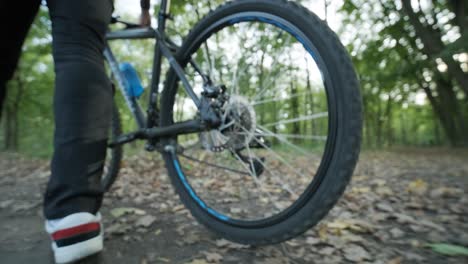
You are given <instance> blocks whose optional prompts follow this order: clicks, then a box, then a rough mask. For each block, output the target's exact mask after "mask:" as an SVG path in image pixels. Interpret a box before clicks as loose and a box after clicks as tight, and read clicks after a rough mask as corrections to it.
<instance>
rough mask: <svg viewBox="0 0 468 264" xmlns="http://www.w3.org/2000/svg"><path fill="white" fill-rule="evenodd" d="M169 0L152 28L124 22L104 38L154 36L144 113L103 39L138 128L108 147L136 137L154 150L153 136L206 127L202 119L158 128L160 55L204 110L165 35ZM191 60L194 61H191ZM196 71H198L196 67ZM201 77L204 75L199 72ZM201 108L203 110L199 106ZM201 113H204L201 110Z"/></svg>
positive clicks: (151, 37) (161, 6)
mask: <svg viewBox="0 0 468 264" xmlns="http://www.w3.org/2000/svg"><path fill="white" fill-rule="evenodd" d="M169 11H170V0H162V1H161V5H160V10H159V15H158V27H157V28H156V29H154V28H151V27H150V28H140V27H138V26H137V25H134V24H130V23H125V22H123V21H118V22H122V23H124V24H126V25H127V28H126V29H123V30H119V31H114V32H109V33H107V34H106V40H107V41H111V40H119V39H120V40H121V39H155V40H156V44H155V50H154V60H153V69H152V78H151V88H150V96H149V105H148V110H147V116H146V117H145V114H144V113H143V111H142V109H141V107H140V105H139V104H138V102H137V100H136V99H135V98H133V97H131V96H130V95H129V94H128V93H127V91H126V89H125V87H126V80H125V78H124V77H123V74H122V73H121V72H120V70H119V64H118V61H117V60H116V58H115V57H114V54H113V53H112V50H111V49H110V46H109V44H108V43H107V42H106V46H105V50H104V56H105V58H106V60H107V62H108V63H109V66H110V69H111V71H112V74H113V75H114V77H115V79H116V81H117V83H118V87H119V89H120V91H121V93H122V95H123V96H124V98H125V101H126V103H127V105H128V107H129V109H130V111H131V112H132V114H133V116H134V118H135V120H136V122H137V124H138V127H139V130H138V131H136V132H133V133H130V134H126V135H123V136H121V137H119V138H118V139H116V140H115V142H112V143H111V144H110V147H114V146H116V145H121V144H125V143H128V142H131V141H134V140H136V139H149V140H150V141H149V143H150V144H149V145H153V146H152V147H149V148H148V147H147V150H154V149H155V146H154V142H153V144H151V142H152V141H154V139H157V138H158V137H164V136H171V135H180V134H190V133H196V132H201V131H204V130H206V128H207V124H206V123H205V122H203V121H202V120H190V121H185V122H181V123H176V124H174V125H171V126H167V127H158V125H159V124H158V118H159V117H158V116H159V110H158V97H159V84H160V78H161V63H162V59H163V57H165V58H166V59H167V60H168V61H169V64H170V66H171V68H172V69H173V70H174V71H175V72H176V74H177V76H178V77H179V80H180V81H181V83H182V84H183V86H184V89H185V91H186V92H187V94H188V95H189V96H190V98H191V99H192V100H193V102H194V103H195V105H196V106H197V109H198V110H199V111H201V112H206V111H207V110H206V107H203V105H202V104H203V101H202V99H200V98H199V97H198V96H197V95H196V94H195V92H194V91H193V89H192V87H191V85H190V83H189V82H188V79H187V77H186V76H185V72H184V70H183V68H182V67H181V66H180V65H179V63H178V62H177V61H176V59H175V58H174V55H173V53H172V51H171V48H173V47H174V44H173V43H172V42H171V41H170V40H169V39H167V38H166V35H165V30H166V21H167V19H168V18H169V17H170V12H169ZM191 63H194V62H193V61H192V62H191ZM197 71H200V69H199V68H198V69H197ZM200 74H202V73H201V72H200ZM202 76H203V75H202ZM202 108H203V109H202ZM202 115H203V113H202Z"/></svg>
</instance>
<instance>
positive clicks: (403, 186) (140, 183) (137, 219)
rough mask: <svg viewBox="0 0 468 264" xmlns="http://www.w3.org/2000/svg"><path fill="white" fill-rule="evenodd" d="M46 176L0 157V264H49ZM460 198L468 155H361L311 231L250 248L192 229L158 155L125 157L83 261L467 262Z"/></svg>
mask: <svg viewBox="0 0 468 264" xmlns="http://www.w3.org/2000/svg"><path fill="white" fill-rule="evenodd" d="M48 175H49V172H48V162H47V161H41V160H31V159H26V158H24V157H21V156H18V155H13V154H6V153H0V194H1V197H0V234H1V236H0V263H2V264H13V263H15V264H16V263H34V264H43V263H44V264H45V263H52V256H51V253H50V249H49V240H48V237H47V235H46V234H45V233H44V231H43V218H42V211H41V202H42V193H43V190H44V188H45V184H46V181H47V177H48ZM467 192H468V152H467V151H462V150H458V151H452V150H434V149H426V150H407V149H406V150H394V151H388V152H381V151H380V152H370V151H367V152H365V153H363V155H362V156H361V161H360V163H359V165H358V168H357V169H356V172H355V175H354V178H353V181H352V184H351V185H350V186H349V187H348V189H347V191H346V193H345V195H344V197H343V198H342V199H341V200H340V202H339V203H338V205H337V206H336V207H335V208H334V209H333V210H332V212H331V213H330V214H329V215H328V216H327V217H326V219H324V220H323V221H322V222H321V223H320V224H319V225H318V226H316V227H315V228H313V229H311V230H309V231H308V232H307V233H305V234H304V235H302V236H301V237H299V238H297V239H293V240H291V241H288V242H285V243H282V244H279V245H274V246H265V247H248V246H243V245H238V244H233V243H230V242H228V241H226V240H223V239H221V238H220V237H217V236H215V235H213V234H212V233H210V232H208V231H207V230H206V229H205V228H204V227H203V226H200V225H199V224H197V222H196V221H195V220H194V219H193V218H192V217H191V216H190V214H189V213H188V211H187V210H186V209H184V207H183V206H182V205H181V204H180V202H179V200H178V198H177V196H176V195H175V193H174V191H173V190H172V187H171V185H170V184H169V180H168V177H167V174H166V172H165V170H164V166H163V164H162V162H161V161H160V159H159V158H158V157H157V156H154V157H150V158H142V157H133V158H127V159H126V160H125V161H124V163H123V169H122V172H121V175H120V179H119V181H118V182H117V184H116V186H115V187H114V188H113V191H112V192H111V193H109V194H108V195H107V196H106V199H105V201H104V206H103V210H102V213H103V216H104V227H105V230H106V247H105V251H104V252H103V253H102V254H101V255H100V256H98V257H95V258H92V259H88V260H86V261H83V262H82V263H108V264H119V263H128V264H132V263H136V264H149V263H191V264H204V263H268V264H275V263H375V264H380V263H382V264H399V263H457V264H458V263H468V257H467V256H466V255H464V254H466V252H465V251H463V249H465V250H466V248H467V247H468V194H467ZM440 243H444V244H448V245H450V246H451V245H456V246H459V247H458V249H461V251H462V252H458V253H457V254H452V255H450V253H453V250H452V251H451V249H452V248H450V246H449V248H448V249H447V247H444V246H440V245H439V247H438V245H437V244H440ZM431 245H432V246H433V247H431Z"/></svg>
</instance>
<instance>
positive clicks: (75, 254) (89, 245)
mask: <svg viewBox="0 0 468 264" xmlns="http://www.w3.org/2000/svg"><path fill="white" fill-rule="evenodd" d="M103 248H104V244H103V236H102V233H101V234H99V236H97V237H94V238H91V239H89V240H86V241H83V242H80V243H76V244H73V245H70V246H66V247H57V245H56V244H55V243H52V250H53V251H54V257H55V263H57V264H68V263H73V262H75V261H77V260H80V259H83V258H86V257H88V256H91V255H94V254H97V253H99V252H101V251H102V250H103Z"/></svg>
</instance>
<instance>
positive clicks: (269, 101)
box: [251, 93, 311, 106]
mask: <svg viewBox="0 0 468 264" xmlns="http://www.w3.org/2000/svg"><path fill="white" fill-rule="evenodd" d="M310 94H311V93H301V94H296V95H291V96H290V97H287V98H270V99H266V100H260V101H254V102H251V104H252V105H253V106H256V105H262V104H266V103H272V102H280V101H286V100H289V99H292V98H296V97H302V96H307V95H310Z"/></svg>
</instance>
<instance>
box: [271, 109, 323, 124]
mask: <svg viewBox="0 0 468 264" xmlns="http://www.w3.org/2000/svg"><path fill="white" fill-rule="evenodd" d="M323 117H328V112H323V113H318V114H313V115H308V116H301V117H298V118H292V119H286V120H281V121H278V122H275V123H270V124H266V125H263V126H264V127H271V126H278V125H286V124H291V123H296V122H300V121H309V120H314V119H318V118H323Z"/></svg>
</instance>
